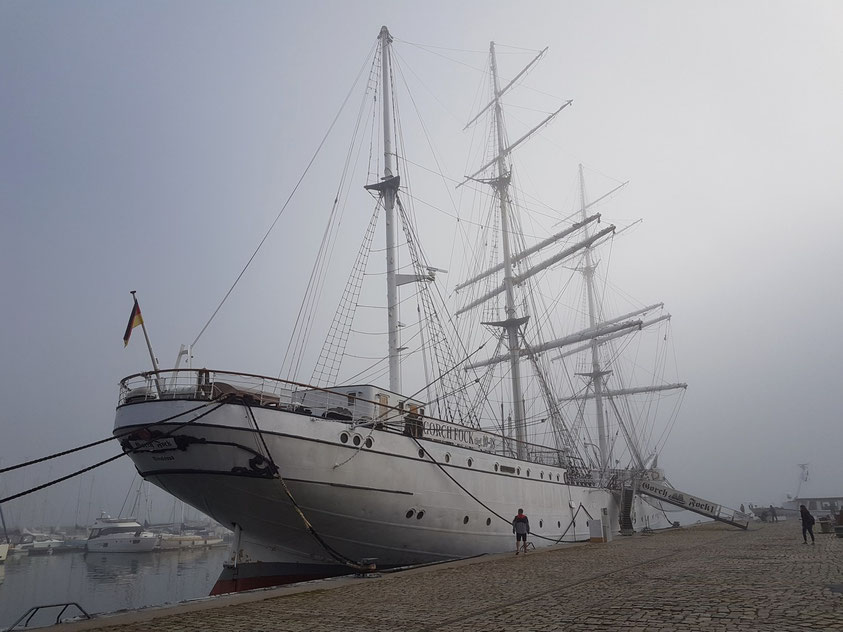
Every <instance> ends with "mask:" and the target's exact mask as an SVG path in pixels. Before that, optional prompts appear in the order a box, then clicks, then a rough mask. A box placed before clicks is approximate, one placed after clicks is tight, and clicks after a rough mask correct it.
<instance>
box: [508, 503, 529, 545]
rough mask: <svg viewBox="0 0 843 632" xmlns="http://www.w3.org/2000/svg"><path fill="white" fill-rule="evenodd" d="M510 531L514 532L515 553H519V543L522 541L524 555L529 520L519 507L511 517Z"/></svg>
mask: <svg viewBox="0 0 843 632" xmlns="http://www.w3.org/2000/svg"><path fill="white" fill-rule="evenodd" d="M512 532H513V533H514V534H515V555H518V553H520V550H519V548H520V547H519V544H520V543H521V542H523V543H524V544H523V548H524V555H526V554H527V534H528V533H530V520H529V518H527V516H525V515H524V510H523V509H521V508H520V507H519V509H518V515H517V516H515V517H514V518H513V519H512Z"/></svg>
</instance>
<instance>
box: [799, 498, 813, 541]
mask: <svg viewBox="0 0 843 632" xmlns="http://www.w3.org/2000/svg"><path fill="white" fill-rule="evenodd" d="M799 514H800V515H801V516H802V539H803V540H804V542H803V544H808V534H809V533H810V534H811V544H814V543H815V542H814V523H815V522H816V520H814V516H812V515H811V512H810V511H808V508H807V507H805V505H799Z"/></svg>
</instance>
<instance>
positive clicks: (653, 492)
mask: <svg viewBox="0 0 843 632" xmlns="http://www.w3.org/2000/svg"><path fill="white" fill-rule="evenodd" d="M638 491H639V492H640V493H642V494H646V495H647V496H652V497H653V498H657V499H658V500H660V501H662V502H665V503H670V504H671V505H676V506H677V507H682V509H687V510H688V511H693V512H694V513H698V514H700V515H701V516H705V517H707V518H713V519H714V520H717V521H719V522H725V523H726V524H730V525H732V526H733V527H737V528H738V529H746V528H747V527H748V526H749V521H748V520H745V519H741V517H742V516H744V517H745V515H746V514H742V513H741V512H739V511H737V510H735V509H729V508H728V507H723V506H722V505H718V504H717V503H713V502H711V501H710V500H704V499H702V498H700V497H699V496H692V495H691V494H687V493H685V492H681V491H679V490H678V489H673V488H672V487H668V486H667V485H662V484H660V483H655V482H653V481H650V480H642V481H641V482H640V484H639V485H638Z"/></svg>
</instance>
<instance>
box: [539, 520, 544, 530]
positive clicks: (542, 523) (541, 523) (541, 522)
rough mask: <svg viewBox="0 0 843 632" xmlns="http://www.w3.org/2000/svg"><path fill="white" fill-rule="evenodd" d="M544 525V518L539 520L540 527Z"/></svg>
mask: <svg viewBox="0 0 843 632" xmlns="http://www.w3.org/2000/svg"><path fill="white" fill-rule="evenodd" d="M542 527H544V520H539V529H541V528H542Z"/></svg>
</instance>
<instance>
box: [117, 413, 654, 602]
mask: <svg viewBox="0 0 843 632" xmlns="http://www.w3.org/2000/svg"><path fill="white" fill-rule="evenodd" d="M197 403H198V402H197V401H196V400H173V401H166V400H165V401H146V402H142V403H134V404H127V405H124V406H121V407H120V408H118V410H117V417H116V422H115V433H121V434H122V433H125V432H126V431H127V430H129V429H132V428H138V429H139V431H138V432H137V433H135V434H133V435H131V436H130V437H128V439H124V441H123V443H124V448H126V449H131V448H136V449H139V451H136V452H133V453H131V455H130V456H131V458H132V459H133V461H134V462H135V464H136V465H137V468H138V470H139V472H140V473H141V475H142V476H144V477H145V478H146V479H147V480H150V481H152V482H153V483H155V484H156V485H158V486H159V487H161V488H163V489H165V490H166V491H168V492H169V493H171V494H173V495H174V496H176V497H178V498H180V499H182V500H183V501H184V502H186V503H188V504H189V505H191V506H193V507H195V508H197V509H199V510H200V511H202V512H204V513H206V514H207V515H209V516H211V517H212V518H214V519H215V520H217V521H218V522H220V523H221V524H223V525H225V526H227V527H230V528H232V529H234V530H235V532H236V533H237V534H238V540H239V541H238V540H235V545H234V547H233V549H234V550H233V552H232V557H231V559H230V561H229V566H228V567H227V569H226V571H225V572H224V573H223V576H222V577H221V582H220V585H218V586H217V588H215V592H224V591H228V590H242V589H248V588H253V587H257V586H262V585H272V584H277V583H283V582H285V581H298V580H301V579H306V578H311V577H317V576H322V577H324V576H328V575H336V574H341V573H348V572H352V571H351V569H350V568H349V567H348V566H345V565H344V564H343V563H342V561H341V560H340V559H338V556H339V557H341V558H346V559H348V560H353V561H355V562H357V561H360V560H364V559H370V558H374V559H375V560H376V561H375V563H376V564H377V566H378V567H380V568H387V567H398V566H406V565H413V564H421V563H428V562H436V561H442V560H448V559H454V558H462V557H470V556H474V555H479V554H484V553H498V552H505V551H510V550H512V549H514V538H513V536H512V527H511V525H510V522H509V521H510V520H511V516H512V515H514V514H515V512H516V510H517V509H518V508H519V507H524V508H525V510H526V511H527V513H528V515H529V516H530V521H531V522H530V524H531V530H532V536H531V541H532V542H533V543H534V544H535V545H536V547H543V546H550V545H553V544H558V543H561V542H574V541H579V540H586V539H588V538H589V528H588V524H587V521H588V520H589V519H592V518H600V517H601V512H602V510H603V509H608V508H610V507H611V506H612V504H613V503H615V502H616V500H615V497H614V496H613V494H612V493H611V492H610V491H608V490H606V489H602V488H595V487H583V486H578V485H570V484H566V483H565V480H566V478H565V470H564V469H563V468H560V467H553V466H547V465H538V464H536V463H529V462H526V461H518V460H516V459H514V458H506V457H503V456H500V455H496V454H491V453H488V452H484V451H480V450H475V449H470V448H467V447H464V446H460V445H454V444H449V443H445V442H443V441H436V440H432V439H430V438H419V439H415V438H413V437H410V436H406V435H404V434H402V433H401V432H399V431H398V430H395V429H392V430H388V429H382V430H375V429H372V428H367V427H361V426H357V427H356V428H355V427H353V425H352V423H351V422H349V421H338V420H329V419H323V418H320V417H314V416H310V415H307V414H298V413H294V412H290V411H286V410H281V409H273V408H264V407H252V408H247V407H246V406H244V405H242V404H223V405H221V406H219V407H218V408H216V409H215V410H213V411H212V412H209V410H210V409H211V408H213V406H215V405H216V404H213V403H209V404H208V406H207V407H206V408H203V409H200V410H196V411H195V412H192V413H187V414H185V413H186V411H189V410H191V409H196V408H197ZM200 415H203V416H201V418H200V419H198V420H197V421H195V422H193V423H189V424H188V422H190V421H191V420H192V419H196V418H197V417H199V416H200ZM251 415H254V420H255V422H256V424H257V428H259V429H260V430H259V431H258V430H256V426H255V423H253V422H252V417H251ZM174 416H178V417H177V418H175V419H174V420H173V421H172V422H170V423H167V424H160V425H157V426H155V431H154V432H153V435H151V439H152V441H151V442H150V434H149V433H148V432H147V431H146V430H145V429H141V427H142V426H147V425H148V424H150V423H152V422H155V421H157V420H161V419H168V418H173V417H174ZM186 424H188V425H186ZM166 435H169V436H166ZM355 435H356V436H357V437H359V438H360V439H359V444H360V445H359V447H356V446H355V445H354V442H355V441H357V440H356V439H355V438H354V437H355ZM155 436H158V437H159V438H158V439H157V440H156V439H155ZM343 438H345V441H346V442H345V443H344V442H343ZM367 439H368V440H369V441H366V440H367ZM264 445H265V446H266V447H264ZM367 445H370V446H371V447H366V446H367ZM266 449H268V450H269V453H270V454H271V456H272V462H273V463H274V464H275V465H276V466H277V467H278V470H279V474H280V477H281V479H282V480H279V479H278V478H274V477H272V463H270V462H269V461H267V459H265V458H263V457H262V456H261V455H262V453H265V450H266ZM469 461H470V463H469ZM502 467H509V468H512V469H513V473H512V474H509V473H506V472H504V471H502V470H501V468H502ZM515 472H517V474H516V473H515ZM285 485H286V488H287V489H288V490H289V492H290V495H291V496H292V498H293V499H294V500H295V503H296V504H297V505H298V508H299V510H300V511H301V514H300V513H299V511H297V509H296V506H295V505H294V504H293V502H292V501H291V499H290V495H288V493H287V489H285ZM302 515H303V516H304V518H306V519H307V521H308V522H309V523H310V524H311V525H312V527H313V531H314V532H315V534H317V535H318V538H317V537H316V536H315V535H313V533H311V532H310V531H308V529H307V527H306V525H305V521H304V519H303V517H302ZM613 515H617V511H615V512H614V513H613ZM633 515H634V516H635V519H636V527H637V528H641V527H644V526H649V527H651V528H657V527H662V526H668V522H667V520H666V518H665V516H664V512H663V511H661V509H660V508H658V507H655V506H651V505H649V504H646V503H642V502H640V500H639V499H636V503H635V507H634V509H633ZM616 526H617V525H616V524H615V525H614V526H613V530H615V531H616V530H617V529H616ZM329 549H330V550H333V554H332V552H331V551H330V550H329ZM240 580H242V581H240Z"/></svg>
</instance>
